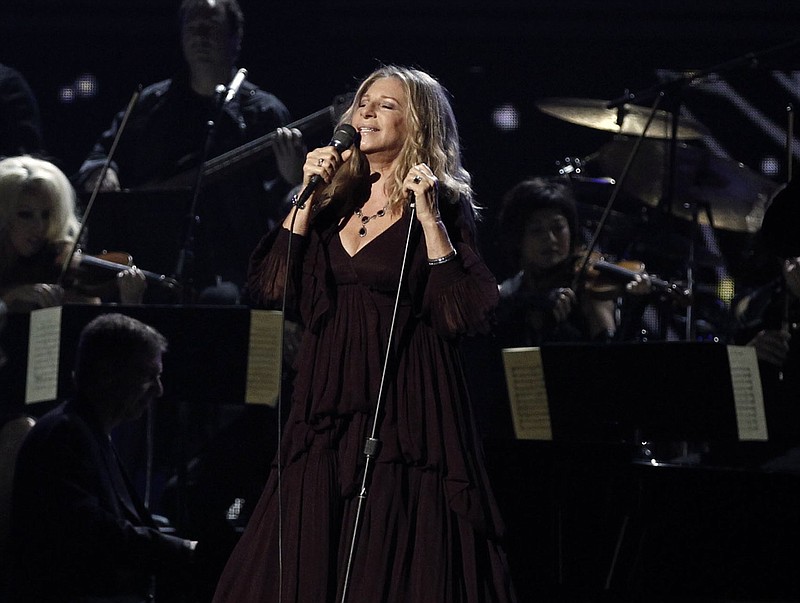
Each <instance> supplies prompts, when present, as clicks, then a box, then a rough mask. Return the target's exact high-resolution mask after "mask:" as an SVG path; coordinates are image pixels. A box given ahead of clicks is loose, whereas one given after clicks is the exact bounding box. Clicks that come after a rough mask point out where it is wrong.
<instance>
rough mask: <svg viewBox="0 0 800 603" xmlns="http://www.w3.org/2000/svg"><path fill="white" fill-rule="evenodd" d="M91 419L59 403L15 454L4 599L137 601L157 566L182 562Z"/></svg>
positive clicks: (186, 553) (184, 544)
mask: <svg viewBox="0 0 800 603" xmlns="http://www.w3.org/2000/svg"><path fill="white" fill-rule="evenodd" d="M123 473H124V472H122V471H121V469H120V467H119V463H118V460H117V458H116V455H115V453H114V451H113V448H112V446H111V443H110V440H109V439H108V437H107V436H106V435H104V434H103V432H102V431H101V430H100V429H99V427H98V426H97V423H96V421H95V420H94V419H93V416H92V413H91V412H90V411H89V410H88V409H85V408H83V407H82V406H81V405H79V404H77V403H75V402H66V403H64V404H62V405H61V406H59V407H58V408H56V409H54V410H53V411H51V412H49V413H48V414H46V415H45V416H44V417H42V418H41V419H40V420H39V422H38V423H37V424H36V426H35V427H34V428H33V430H32V431H31V432H30V434H29V435H28V437H27V438H26V439H25V442H24V443H23V445H22V448H21V450H20V453H19V458H18V460H17V469H16V476H15V483H14V492H13V505H12V526H11V532H12V555H13V559H12V563H13V564H14V571H13V572H12V574H13V575H12V577H11V599H12V601H18V602H19V601H36V602H39V603H43V602H46V601H67V600H69V599H70V598H71V597H77V596H97V597H103V596H118V595H139V596H145V595H146V594H147V593H148V592H149V590H150V589H151V585H152V576H153V575H154V573H155V572H156V571H158V570H159V569H173V570H177V569H179V568H181V567H183V566H186V565H188V564H189V563H190V560H191V554H192V551H191V550H190V548H189V546H188V541H185V540H183V539H181V538H177V537H175V536H170V535H167V534H163V533H161V532H159V531H158V529H157V528H156V527H155V525H154V523H153V521H152V518H151V516H150V514H149V513H148V512H147V510H146V509H145V508H144V507H143V506H142V505H141V503H140V502H139V501H138V500H137V497H136V494H135V492H134V491H133V489H132V488H131V487H130V484H129V483H127V479H126V478H125V477H124V475H123Z"/></svg>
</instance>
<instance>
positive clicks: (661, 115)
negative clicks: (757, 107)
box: [536, 98, 705, 140]
mask: <svg viewBox="0 0 800 603" xmlns="http://www.w3.org/2000/svg"><path fill="white" fill-rule="evenodd" d="M607 104H608V101H604V100H595V99H585V98H545V99H542V100H540V101H538V102H537V103H536V106H537V107H538V108H539V110H540V111H542V112H543V113H546V114H547V115H550V116H552V117H557V118H558V119H562V120H564V121H568V122H570V123H573V124H578V125H579V126H587V127H589V128H594V129H596V130H604V131H606V132H613V133H615V134H624V135H627V136H640V135H641V134H642V132H643V131H644V127H645V126H646V125H647V120H648V118H649V117H650V113H651V109H649V108H648V107H640V106H638V105H630V104H627V103H626V104H624V105H622V107H620V108H619V109H616V108H615V109H609V108H608V107H607V106H606V105H607ZM704 134H705V128H704V127H703V126H702V125H701V124H699V123H698V122H696V121H694V120H691V119H689V118H686V117H681V118H680V119H678V131H677V133H676V137H677V138H678V139H680V140H688V139H695V138H702V136H703V135H704ZM645 136H646V137H647V138H671V137H672V114H671V113H669V112H667V111H662V110H660V109H659V110H657V111H656V113H655V115H654V117H653V121H652V122H651V123H650V127H648V128H647V133H646V135H645Z"/></svg>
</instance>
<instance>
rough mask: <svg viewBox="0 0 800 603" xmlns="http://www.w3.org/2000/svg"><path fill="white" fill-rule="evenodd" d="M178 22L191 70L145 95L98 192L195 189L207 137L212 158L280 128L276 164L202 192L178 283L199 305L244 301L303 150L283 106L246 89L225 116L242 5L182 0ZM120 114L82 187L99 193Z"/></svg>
mask: <svg viewBox="0 0 800 603" xmlns="http://www.w3.org/2000/svg"><path fill="white" fill-rule="evenodd" d="M179 17H180V28H181V30H180V37H181V46H182V51H183V58H184V61H185V62H184V63H183V64H182V65H181V66H180V68H179V69H178V71H177V73H176V74H175V75H174V76H173V77H172V78H170V79H167V80H164V81H161V82H158V83H155V84H152V85H151V86H148V87H147V88H145V89H144V90H143V91H142V92H141V95H140V96H139V100H138V102H137V104H136V106H135V107H134V109H133V111H132V113H131V116H130V119H129V120H128V122H127V125H126V126H125V131H124V132H123V133H122V135H121V136H120V139H119V145H118V147H117V149H116V152H115V154H114V157H113V161H112V162H111V164H110V169H108V170H107V172H106V174H105V178H104V180H103V182H102V183H101V184H100V186H101V188H100V190H101V191H116V190H120V189H160V190H167V189H188V188H189V187H191V186H193V185H194V183H195V179H194V176H195V171H196V169H197V167H198V164H199V163H200V161H201V157H202V155H203V150H204V147H205V146H206V144H207V140H208V139H210V147H209V149H208V157H207V158H212V157H216V156H218V155H220V154H221V153H223V152H226V151H230V150H231V149H235V148H237V147H240V146H241V145H244V144H245V143H247V142H249V141H252V140H254V139H256V138H258V137H261V136H264V135H266V134H268V133H270V132H274V131H276V129H277V142H276V144H275V147H274V151H275V160H269V161H258V162H254V163H252V164H250V165H248V166H247V167H243V168H241V169H239V171H237V172H236V173H235V177H231V178H227V179H226V180H225V181H224V182H222V183H221V184H220V183H215V184H211V183H208V184H207V185H206V186H204V187H203V192H202V195H201V197H200V199H199V204H198V207H197V208H196V209H197V211H196V213H197V215H198V216H199V219H200V222H199V224H198V226H197V229H196V231H197V234H196V237H195V238H196V242H195V244H194V245H193V247H192V248H191V249H189V254H188V256H187V262H186V264H187V268H186V272H187V273H188V274H187V275H180V276H181V277H183V276H188V277H189V278H190V279H191V281H192V288H193V289H194V290H195V291H196V292H197V293H198V294H199V295H200V296H201V297H203V298H204V299H201V300H198V301H207V302H209V303H217V302H218V303H231V302H233V303H237V302H238V301H239V289H240V288H241V286H242V285H243V284H244V280H245V272H246V268H247V258H248V257H249V254H250V252H251V251H252V249H253V248H254V247H255V245H256V243H257V242H258V240H259V239H260V238H261V236H262V235H263V234H264V232H265V231H266V229H268V228H269V226H270V224H274V223H275V222H276V221H277V220H278V219H280V217H281V216H282V213H283V212H284V211H285V207H286V204H287V203H288V199H287V196H288V193H289V191H290V189H291V187H292V186H294V185H297V184H300V180H301V177H302V164H303V159H304V154H305V147H304V145H303V142H302V136H301V134H300V132H299V131H298V130H290V129H287V128H283V127H282V126H284V125H285V124H287V123H289V122H290V119H289V112H288V110H287V109H286V107H285V106H284V104H283V103H282V102H281V101H280V100H279V99H278V98H277V97H275V96H274V95H273V94H270V93H268V92H265V91H264V90H261V89H260V88H258V87H257V86H255V85H254V84H252V83H250V82H249V81H246V80H245V81H244V82H243V83H242V84H241V86H240V87H239V89H238V93H237V94H236V95H235V96H234V97H233V98H232V99H231V100H230V101H229V102H226V103H224V106H223V107H222V109H221V110H220V104H221V101H222V99H221V98H220V96H227V92H226V93H225V94H224V95H217V94H216V92H215V91H216V88H217V86H219V85H220V84H222V85H223V86H225V85H227V84H228V83H229V82H231V83H232V81H233V80H232V77H233V75H234V73H235V71H236V68H235V63H236V61H237V58H238V55H239V51H240V49H241V44H242V38H243V31H244V15H243V13H242V10H241V8H240V6H239V3H238V2H237V0H183V2H182V3H181V5H180V11H179ZM123 115H124V112H120V113H119V114H118V115H117V116H116V118H115V119H114V121H113V123H112V124H111V127H110V128H109V129H108V130H107V131H106V132H104V133H103V134H102V136H101V137H100V138H99V140H98V141H97V143H96V144H95V145H94V148H93V149H92V151H91V153H90V154H89V156H88V158H87V159H86V160H85V161H84V163H83V165H82V166H81V168H80V170H79V173H78V175H77V182H78V186H79V187H80V188H82V189H84V190H86V191H92V190H93V189H94V187H95V185H96V184H97V180H98V179H99V177H100V175H101V173H102V166H103V165H104V164H105V163H106V162H107V159H108V155H109V152H110V149H111V146H112V143H113V141H114V139H115V137H116V135H117V134H118V132H119V130H120V128H121V124H122V121H123ZM209 122H212V123H213V124H214V128H213V132H209V128H208V127H207V124H208V123H209ZM187 174H188V176H187ZM154 227H156V225H154Z"/></svg>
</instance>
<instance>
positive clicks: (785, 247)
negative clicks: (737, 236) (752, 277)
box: [732, 179, 800, 449]
mask: <svg viewBox="0 0 800 603" xmlns="http://www.w3.org/2000/svg"><path fill="white" fill-rule="evenodd" d="M798 231H800V182H798V180H797V179H795V180H793V181H792V182H790V183H789V184H788V185H787V186H786V187H784V188H783V189H781V190H780V191H779V192H778V193H777V194H776V195H775V197H774V198H773V200H772V202H771V203H770V205H769V207H768V208H767V211H766V213H765V215H764V220H763V222H762V226H761V229H760V231H759V233H758V241H759V243H760V245H761V246H762V247H763V249H764V251H765V252H766V253H767V254H768V255H769V256H770V257H771V259H772V262H773V264H774V265H775V268H776V271H777V272H778V276H777V277H776V278H775V279H773V280H772V281H770V282H769V283H767V284H765V285H763V286H761V287H759V288H757V289H756V290H754V291H752V292H750V293H749V294H747V295H745V296H743V297H742V298H741V299H739V300H738V301H736V302H735V303H734V304H733V305H732V309H733V315H734V324H735V332H734V338H735V340H736V341H737V342H740V343H743V344H747V345H750V346H752V347H754V348H755V350H756V356H757V357H758V361H759V373H760V376H761V384H762V388H763V391H764V405H765V411H766V415H767V416H766V418H767V431H768V434H769V439H770V442H771V443H772V444H774V445H776V446H777V447H779V448H783V449H785V448H786V447H787V446H800V334H798V325H799V324H800V237H799V236H798Z"/></svg>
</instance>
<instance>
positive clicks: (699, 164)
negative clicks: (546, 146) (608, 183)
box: [586, 137, 778, 233]
mask: <svg viewBox="0 0 800 603" xmlns="http://www.w3.org/2000/svg"><path fill="white" fill-rule="evenodd" d="M635 142H636V140H635V139H631V138H623V137H618V138H616V139H615V140H612V141H611V142H608V143H606V144H605V145H603V146H602V147H601V148H600V150H599V151H597V152H596V153H593V154H592V155H591V157H590V158H588V159H587V160H586V161H587V163H588V164H589V165H591V164H594V163H596V164H597V165H598V169H599V170H600V171H601V172H602V173H603V174H607V175H609V176H611V177H614V178H617V179H619V177H620V175H621V173H622V170H623V168H624V166H625V164H626V163H627V161H628V158H629V156H630V153H631V151H632V149H633V145H634V144H635ZM669 163H670V147H669V141H656V140H644V141H642V144H641V146H640V147H639V152H638V153H637V155H636V157H635V158H634V160H633V162H632V163H631V168H630V171H629V172H628V176H627V178H626V179H625V181H624V182H623V183H622V189H623V190H624V191H626V192H627V193H628V194H630V195H632V196H633V197H635V198H637V199H639V201H641V202H642V203H644V204H645V205H649V206H650V207H657V206H659V205H660V204H661V203H662V200H663V199H664V197H665V194H666V192H667V190H668V185H669V183H670V170H669ZM777 187H778V185H777V184H776V183H775V182H773V181H772V180H770V179H769V178H767V177H766V176H762V175H761V174H758V173H756V172H754V171H752V170H750V169H749V168H747V167H746V166H745V165H743V164H741V163H739V162H736V161H732V160H730V159H725V158H723V157H718V156H716V155H713V154H712V153H710V152H709V151H708V150H706V149H704V148H702V147H697V146H689V145H687V144H686V143H678V145H677V147H676V149H675V175H674V191H673V194H672V199H671V202H670V213H671V214H673V215H674V216H677V217H679V218H682V219H684V220H692V219H693V212H694V209H695V208H699V214H698V220H699V222H700V223H701V224H711V222H710V221H709V219H708V214H707V212H706V211H705V210H706V209H708V210H709V211H710V212H711V219H712V221H713V226H714V227H715V228H720V229H722V230H731V231H735V232H749V233H754V232H756V231H758V229H759V228H760V227H761V221H762V219H763V218H764V211H765V209H766V206H767V204H768V203H769V199H770V198H771V197H772V195H773V193H774V191H775V190H776V189H777Z"/></svg>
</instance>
